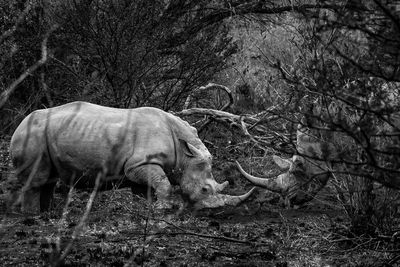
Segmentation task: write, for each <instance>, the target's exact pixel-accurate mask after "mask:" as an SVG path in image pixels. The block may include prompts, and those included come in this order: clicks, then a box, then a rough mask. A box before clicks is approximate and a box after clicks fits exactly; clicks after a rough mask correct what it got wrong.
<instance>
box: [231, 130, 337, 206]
mask: <svg viewBox="0 0 400 267" xmlns="http://www.w3.org/2000/svg"><path fill="white" fill-rule="evenodd" d="M296 149H297V152H298V154H297V155H294V156H293V157H292V158H289V159H284V158H281V157H279V156H273V160H274V162H275V163H276V164H277V165H278V166H279V167H280V169H281V170H283V171H284V173H282V174H280V175H278V176H273V177H269V178H260V177H255V176H252V175H250V174H248V173H247V172H245V171H244V170H243V168H242V167H241V166H240V164H239V163H238V162H236V164H237V166H238V168H239V171H240V172H241V173H242V174H243V175H244V176H245V177H246V178H247V179H248V180H249V181H250V182H252V183H253V184H254V185H257V186H260V187H263V188H266V189H268V190H271V191H274V192H277V193H280V194H281V195H282V196H284V197H285V200H286V201H288V202H289V203H290V204H294V205H300V204H303V203H305V202H308V201H310V200H312V199H313V198H314V196H315V195H316V194H317V193H318V192H319V191H320V190H321V189H322V188H323V187H324V186H325V185H326V183H327V181H328V180H329V178H330V175H331V172H330V171H329V167H328V165H327V163H326V161H325V160H326V159H327V158H329V157H332V155H326V154H327V153H329V151H330V152H332V148H331V147H329V144H327V143H325V142H321V141H320V140H318V138H316V137H315V136H313V135H311V134H310V133H309V132H308V131H307V129H305V128H301V127H299V128H298V130H297V146H296Z"/></svg>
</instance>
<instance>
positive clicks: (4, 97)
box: [0, 25, 58, 109]
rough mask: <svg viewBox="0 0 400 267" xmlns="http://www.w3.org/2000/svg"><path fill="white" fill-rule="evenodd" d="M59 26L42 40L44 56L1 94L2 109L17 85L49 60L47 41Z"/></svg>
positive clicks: (48, 32) (0, 105)
mask: <svg viewBox="0 0 400 267" xmlns="http://www.w3.org/2000/svg"><path fill="white" fill-rule="evenodd" d="M57 28H58V26H57V25H54V26H53V27H52V28H51V29H50V30H49V31H47V33H46V35H45V37H44V39H43V41H42V48H41V50H42V57H41V58H40V59H39V60H38V61H36V63H35V64H33V65H32V66H30V67H29V68H28V69H27V70H26V71H25V72H24V73H22V74H21V75H20V76H19V77H18V78H17V79H16V80H15V81H14V82H13V83H12V84H11V85H10V86H9V87H8V88H6V89H5V90H4V91H3V92H2V93H1V95H0V109H1V108H2V107H3V106H4V104H5V103H6V102H7V100H8V99H9V98H10V96H11V94H12V93H13V92H14V91H15V89H16V88H17V86H18V85H19V84H20V83H21V82H23V81H24V80H25V79H26V77H28V76H29V75H32V73H33V72H35V71H36V70H37V69H38V68H39V67H40V66H42V65H43V64H44V63H46V61H47V41H48V39H49V37H50V34H51V33H52V32H53V31H55V30H56V29H57Z"/></svg>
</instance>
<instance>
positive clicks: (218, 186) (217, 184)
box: [214, 181, 229, 193]
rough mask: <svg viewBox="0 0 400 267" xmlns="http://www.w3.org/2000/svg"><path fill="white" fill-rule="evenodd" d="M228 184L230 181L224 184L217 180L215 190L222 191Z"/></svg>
mask: <svg viewBox="0 0 400 267" xmlns="http://www.w3.org/2000/svg"><path fill="white" fill-rule="evenodd" d="M228 185H229V182H228V181H225V182H223V183H222V184H220V183H217V182H215V185H214V187H215V192H217V193H219V192H222V191H223V190H224V189H225V187H227V186H228Z"/></svg>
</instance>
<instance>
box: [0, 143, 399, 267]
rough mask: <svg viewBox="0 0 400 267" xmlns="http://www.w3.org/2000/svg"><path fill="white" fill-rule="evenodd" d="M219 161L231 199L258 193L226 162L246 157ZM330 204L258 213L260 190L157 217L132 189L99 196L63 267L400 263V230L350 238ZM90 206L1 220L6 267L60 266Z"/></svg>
mask: <svg viewBox="0 0 400 267" xmlns="http://www.w3.org/2000/svg"><path fill="white" fill-rule="evenodd" d="M247 152H248V153H249V154H248V155H246V157H240V158H238V159H239V160H240V161H241V162H242V163H243V164H244V165H246V164H247V166H248V167H249V169H250V170H251V171H253V172H254V173H256V174H263V173H265V170H266V169H267V170H268V169H270V168H271V169H272V168H273V165H271V163H272V162H271V161H270V158H269V157H266V158H261V157H260V155H257V154H251V153H252V152H251V149H250V148H249V149H248V150H247ZM238 153H239V152H238ZM253 153H254V152H253ZM218 155H219V156H218V157H217V158H215V163H214V166H215V168H214V173H215V176H216V177H217V179H220V181H221V180H224V179H225V178H226V175H227V173H228V174H229V175H230V178H229V179H232V180H233V181H234V184H233V185H232V186H230V187H229V188H228V193H231V194H235V193H237V192H239V191H244V190H245V188H244V187H249V185H248V184H247V183H246V182H245V180H244V179H242V178H239V176H238V174H237V173H236V170H234V169H232V165H230V163H227V161H226V160H225V158H226V157H236V156H237V155H236V154H230V155H223V154H222V153H221V152H219V154H218ZM331 194H332V191H329V190H328V189H327V191H326V192H325V193H324V192H322V194H319V195H318V197H319V199H317V200H314V201H312V202H311V203H309V204H308V205H306V206H304V207H302V208H301V209H297V210H296V209H284V208H283V207H282V206H276V205H271V204H269V203H263V204H262V205H261V206H260V205H259V204H257V201H259V200H260V199H261V197H262V195H263V192H262V190H260V191H259V193H258V195H256V197H255V198H253V200H252V201H249V202H247V203H245V204H243V205H241V206H240V207H236V208H224V209H217V210H212V211H209V210H206V211H201V212H197V213H191V212H189V211H184V212H181V213H176V212H171V213H157V212H154V210H153V209H152V206H151V205H150V204H149V203H148V202H147V201H146V200H145V199H143V198H139V197H132V194H131V192H130V190H129V189H120V190H112V191H106V192H100V193H99V194H98V196H97V197H96V198H95V199H94V202H93V206H92V209H91V212H90V213H89V216H88V217H87V220H86V221H85V223H84V224H83V226H82V228H81V231H79V234H77V235H76V238H75V240H74V242H73V243H72V244H73V245H72V246H71V248H70V251H69V253H68V255H66V257H65V259H64V261H63V264H65V265H66V266H76V265H87V264H91V265H96V266H110V265H113V266H124V265H141V266H179V265H181V266H384V264H389V263H390V264H392V265H394V264H396V262H397V263H398V262H399V259H398V258H396V255H398V254H399V249H400V248H399V245H397V243H399V242H397V241H398V234H397V235H396V233H398V231H399V229H397V232H393V233H394V234H393V236H389V235H381V236H376V237H367V236H355V235H351V231H350V223H349V220H348V218H347V217H346V216H345V214H344V213H343V210H342V209H338V208H337V207H338V206H337V203H334V202H333V201H334V198H333V197H332V195H331ZM89 198H90V193H88V192H82V191H74V192H73V193H72V194H71V197H70V200H71V203H70V204H69V208H68V213H66V214H65V216H64V217H63V216H62V213H63V207H64V206H65V205H64V204H65V201H64V200H63V199H61V197H60V195H58V194H57V195H56V209H55V210H54V211H53V212H50V213H46V214H41V215H40V216H33V217H23V216H18V215H14V216H5V214H4V213H2V214H1V215H2V220H1V225H0V243H1V244H0V247H1V249H0V261H1V262H2V264H3V265H5V266H14V265H26V266H35V265H47V264H49V263H52V262H56V261H55V260H56V259H57V258H59V257H60V252H62V251H64V250H65V248H66V247H67V246H68V244H70V243H71V236H72V235H73V232H74V231H75V230H76V227H77V226H78V225H79V221H80V220H81V217H82V215H83V213H84V211H85V207H86V203H87V201H88V200H89ZM393 216H395V215H394V214H393ZM397 216H398V213H397ZM397 219H399V218H398V217H397ZM145 230H146V231H145ZM393 230H395V229H393ZM145 232H146V233H145ZM229 240H230V241H229ZM232 240H237V241H238V242H234V241H232ZM240 241H243V242H240ZM57 246H58V247H59V248H57Z"/></svg>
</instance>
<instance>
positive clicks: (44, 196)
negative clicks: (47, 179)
mask: <svg viewBox="0 0 400 267" xmlns="http://www.w3.org/2000/svg"><path fill="white" fill-rule="evenodd" d="M55 187H56V182H53V183H47V184H45V185H43V186H42V187H41V188H40V212H44V211H49V210H50V209H51V207H52V206H53V195H54V189H55Z"/></svg>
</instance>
